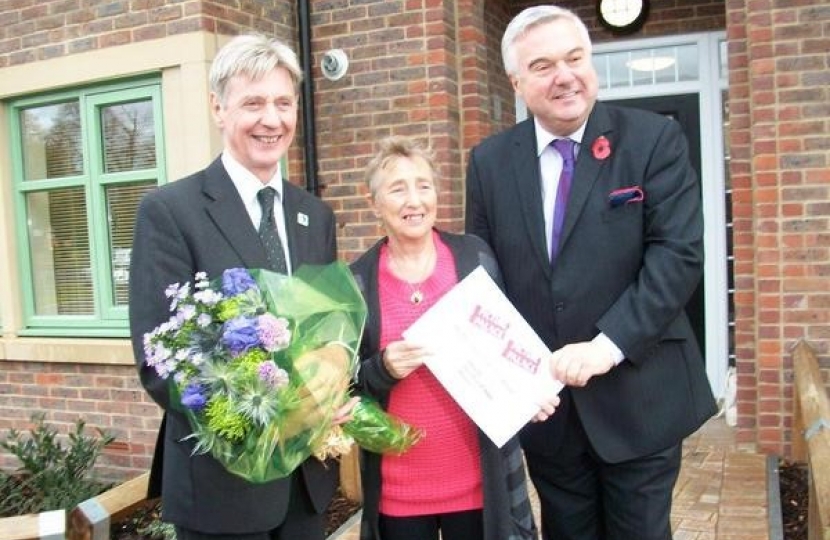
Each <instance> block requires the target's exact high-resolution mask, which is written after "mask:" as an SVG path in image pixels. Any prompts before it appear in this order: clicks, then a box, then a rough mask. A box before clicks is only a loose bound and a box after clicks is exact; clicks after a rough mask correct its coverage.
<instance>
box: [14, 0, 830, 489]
mask: <svg viewBox="0 0 830 540" xmlns="http://www.w3.org/2000/svg"><path fill="white" fill-rule="evenodd" d="M81 4H83V5H84V7H83V8H81V7H80V6H81ZM527 4H528V3H522V2H509V1H506V0H498V1H497V0H488V1H485V2H482V1H476V0H455V1H451V0H396V1H389V0H376V1H361V2H357V1H355V2H347V1H345V0H344V1H332V0H312V2H311V12H312V33H313V47H312V53H313V59H314V69H313V70H312V74H311V76H312V77H313V79H314V84H315V87H316V94H315V106H316V109H315V113H316V119H317V126H316V127H317V143H318V147H319V148H318V158H319V172H320V181H321V183H322V184H323V185H324V188H325V189H324V191H323V197H324V198H325V199H326V200H327V202H329V203H331V204H332V206H333V207H334V208H335V210H336V211H337V216H338V223H339V227H340V231H339V241H340V245H341V248H342V249H341V253H342V255H343V257H344V258H345V259H347V260H350V259H351V258H353V257H354V256H355V255H357V254H358V253H360V252H362V251H363V249H365V248H366V247H367V246H368V245H369V244H370V243H371V242H373V241H374V240H375V239H376V238H377V237H378V236H379V235H380V230H379V229H378V227H377V224H376V223H375V220H374V217H373V216H372V215H371V213H370V212H369V211H368V207H367V205H366V202H365V201H364V199H363V197H362V193H363V191H362V170H363V166H364V165H365V163H366V161H367V160H368V159H369V157H370V156H371V155H372V153H373V143H374V141H376V140H377V139H378V138H379V137H381V136H383V135H386V134H390V133H407V134H411V135H416V136H421V137H427V138H428V139H429V141H430V143H431V144H432V145H433V147H434V148H435V150H436V152H437V154H438V158H439V166H440V170H441V175H442V180H441V207H440V210H439V216H440V221H441V225H442V226H445V227H447V228H450V229H456V230H457V229H459V228H460V227H461V223H462V212H463V210H462V207H463V176H464V165H465V162H466V153H467V152H468V151H469V148H470V147H471V146H472V145H473V144H475V143H476V142H478V141H479V140H480V139H481V138H483V137H484V136H486V135H488V134H490V133H492V132H493V131H495V130H497V129H500V128H501V127H504V126H507V125H510V124H511V123H512V122H513V121H514V110H513V95H512V91H511V89H510V86H509V84H508V81H507V79H506V77H505V76H504V74H503V70H502V66H501V57H500V51H499V43H500V39H501V33H502V31H503V29H504V26H505V24H506V23H507V21H508V20H509V18H510V17H511V16H512V15H513V14H515V13H516V12H517V11H518V10H519V9H520V8H521V7H523V6H524V5H527ZM791 4H792V2H787V1H783V0H775V1H774V0H752V1H751V2H750V1H749V0H726V5H725V4H724V0H720V1H706V0H697V1H685V0H674V1H669V0H666V1H661V2H652V11H651V16H650V18H649V21H648V23H647V24H646V26H645V27H644V28H643V30H642V33H641V34H639V35H640V36H642V35H646V36H656V35H666V34H673V33H678V32H683V33H686V32H692V31H704V30H714V29H720V28H724V27H726V28H727V30H728V33H729V39H730V45H729V47H730V53H729V54H730V58H729V61H730V111H731V115H730V120H731V125H730V131H729V145H730V154H731V157H732V160H731V163H730V174H731V177H732V183H733V186H734V209H733V213H734V217H735V255H736V261H735V269H736V270H735V274H736V276H735V278H736V296H735V300H736V306H735V307H736V317H737V327H736V339H737V348H738V351H737V353H738V371H739V378H740V380H739V414H740V428H739V437H740V438H741V439H742V440H743V441H744V442H758V443H759V444H760V445H761V447H762V448H765V449H769V450H770V451H776V452H779V451H780V452H782V453H785V452H787V451H788V448H789V439H788V437H789V435H788V428H789V426H790V414H791V411H790V407H791V402H790V399H791V391H792V386H791V378H792V375H791V368H790V366H789V357H788V354H787V353H788V350H789V347H790V346H791V345H792V343H793V342H794V340H795V339H797V338H800V337H805V338H807V339H808V340H810V341H811V342H812V343H815V344H822V342H823V343H824V344H823V345H822V350H820V356H821V359H822V362H823V364H824V366H825V367H828V351H827V345H826V344H827V343H828V341H829V340H828V337H830V330H828V328H830V325H828V320H829V319H830V295H828V293H826V292H825V290H826V289H827V286H826V283H827V276H828V274H830V234H829V233H828V229H829V227H828V215H830V208H828V203H827V201H828V200H830V192H828V187H827V186H828V185H830V172H828V163H827V160H828V147H830V142H828V136H827V133H830V129H828V128H830V125H828V124H830V120H828V119H829V118H830V111H828V107H827V103H828V101H830V100H828V97H830V96H828V93H827V92H828V91H827V88H828V87H830V75H829V74H828V73H830V72H829V71H828V66H827V55H826V51H827V49H828V35H827V34H828V31H829V30H828V28H830V24H828V19H830V14H828V10H829V9H830V8H828V7H827V6H826V5H824V4H825V3H824V2H822V0H801V1H800V2H798V4H799V7H791ZM233 5H235V6H239V7H238V8H229V7H227V3H225V2H218V1H217V2H207V1H204V2H199V1H184V2H175V3H174V2H167V1H165V0H144V1H141V0H132V1H129V2H128V1H118V0H113V1H110V2H107V3H103V2H100V3H97V2H80V0H78V1H71V0H60V1H43V0H0V68H2V67H6V66H11V65H17V64H20V63H24V62H35V61H38V60H42V59H46V58H52V57H55V56H62V55H70V54H73V53H75V52H80V51H84V50H89V49H96V48H103V47H109V46H113V45H118V44H122V43H127V42H133V41H142V40H146V39H154V38H159V37H163V36H167V35H174V34H178V33H184V32H190V31H193V30H196V29H202V30H209V31H215V32H217V33H222V34H234V33H237V32H239V31H241V30H243V29H249V28H255V29H258V30H260V31H263V32H265V33H271V34H274V35H277V36H281V37H283V38H284V39H286V40H288V41H289V42H291V43H296V35H297V32H296V12H295V11H294V9H295V8H294V6H295V3H294V2H290V1H289V0H282V1H279V2H276V3H275V2H266V1H255V0H250V1H246V2H236V3H233ZM562 5H565V6H570V7H572V8H574V9H575V10H576V11H577V12H579V13H580V14H581V15H582V16H583V17H584V18H585V19H586V21H587V22H588V24H589V26H590V27H591V28H592V33H593V35H594V38H595V40H596V41H597V42H601V41H605V40H609V39H617V38H614V37H613V36H611V35H610V34H608V33H607V32H605V31H604V30H602V29H598V28H595V26H596V25H595V22H594V12H593V9H594V8H593V5H594V2H593V1H590V2H588V1H587V0H569V1H566V2H562ZM750 12H751V13H750ZM773 23H774V26H773ZM773 28H774V30H773ZM331 48H342V49H344V50H345V51H346V53H347V55H348V57H349V61H350V64H351V66H350V68H349V71H348V73H347V75H346V77H345V78H344V79H341V80H340V81H334V82H331V81H327V80H325V79H323V78H322V77H321V75H320V73H319V61H320V58H321V55H322V54H323V53H324V52H325V51H327V50H328V49H331ZM301 143H302V135H301V134H298V137H297V144H295V145H294V148H292V150H291V154H290V156H291V160H290V175H291V177H292V178H301V177H302V171H303V168H302V157H301V151H300V148H299V146H300V144H301ZM37 408H40V409H43V410H49V411H50V412H49V415H48V418H49V419H50V420H55V421H58V422H61V423H63V425H65V426H66V427H69V426H70V425H71V423H72V422H73V421H74V419H75V418H76V417H77V416H78V415H83V417H84V418H85V419H86V420H87V422H88V424H89V425H90V426H91V427H92V426H99V427H103V428H112V429H113V430H114V432H115V434H116V436H117V437H118V438H119V441H120V443H118V444H116V445H113V447H112V448H110V449H108V451H107V455H106V456H105V458H104V460H102V466H103V469H104V470H105V471H106V472H107V474H112V475H117V474H120V473H124V472H125V471H128V470H130V468H132V469H133V472H135V471H138V470H143V469H145V468H146V465H147V463H148V462H149V456H150V455H151V450H152V445H153V442H154V441H153V437H154V429H155V425H156V423H157V422H158V410H157V408H156V407H155V405H153V404H152V403H151V402H150V401H149V400H148V399H147V397H146V396H145V395H144V394H143V392H142V391H141V389H140V387H139V386H138V381H137V378H136V377H135V375H134V370H133V367H132V366H104V365H93V364H84V365H71V364H51V363H37V362H25V363H23V362H9V361H4V362H3V370H2V371H0V433H2V432H3V430H5V429H6V428H8V427H10V426H12V425H14V426H17V427H19V428H25V427H26V425H25V424H26V422H27V418H28V416H29V413H30V412H31V411H32V409H37ZM4 422H5V423H4ZM756 429H757V432H756ZM756 433H757V435H756ZM4 460H5V461H6V462H7V461H8V457H7V456H6V457H3V456H2V455H0V466H2V465H5V463H4Z"/></svg>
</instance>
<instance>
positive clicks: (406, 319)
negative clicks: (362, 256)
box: [378, 233, 483, 516]
mask: <svg viewBox="0 0 830 540" xmlns="http://www.w3.org/2000/svg"><path fill="white" fill-rule="evenodd" d="M433 239H434V241H435V243H436V247H437V250H438V258H437V262H436V265H435V271H434V272H433V273H432V275H431V276H430V277H429V278H427V280H426V281H425V282H424V283H423V284H422V285H421V287H420V290H421V292H422V293H423V295H424V300H423V301H422V302H421V303H420V304H417V305H416V304H413V303H411V302H410V300H409V298H410V296H411V294H412V292H413V289H412V286H410V285H409V284H408V283H406V282H404V281H401V280H399V279H398V278H396V277H395V276H394V275H393V274H392V272H391V270H390V269H389V255H388V249H387V248H386V246H383V247H382V248H381V252H380V269H379V270H380V272H379V275H378V286H379V301H380V305H381V306H382V308H381V309H382V316H381V336H380V346H381V349H384V348H386V346H387V344H388V343H389V342H391V341H397V340H400V339H402V338H401V334H402V333H403V331H404V330H406V328H408V327H409V325H411V324H412V323H413V322H415V320H416V319H417V318H418V317H420V316H421V314H422V313H424V312H425V311H426V310H427V309H429V307H430V306H432V305H433V304H434V303H435V302H436V301H437V300H438V299H439V298H440V297H441V296H443V295H444V293H446V292H447V291H449V290H450V289H451V288H452V287H453V286H454V285H455V284H456V269H455V261H454V260H453V257H452V254H451V253H450V251H449V249H448V248H447V246H446V245H445V244H443V243H442V242H441V240H440V239H439V237H438V235H437V234H435V233H433ZM388 410H389V412H390V413H392V414H394V415H396V416H398V417H399V418H401V419H402V420H404V421H405V422H407V423H409V424H411V425H413V426H417V427H419V428H421V429H422V430H423V431H424V433H425V437H424V438H423V439H422V440H421V441H420V442H419V443H418V444H416V445H415V446H414V447H413V448H412V449H411V450H409V451H408V452H406V453H405V454H403V455H401V456H393V455H386V456H383V458H382V460H381V496H380V508H379V510H380V512H381V513H382V514H386V515H390V516H417V515H425V514H441V513H446V512H459V511H463V510H472V509H477V508H481V507H482V499H483V496H482V486H481V465H480V461H479V446H478V434H477V430H476V427H475V424H473V422H472V421H471V420H470V418H469V417H468V416H467V415H466V413H464V411H463V410H462V409H461V408H460V407H459V406H458V404H456V402H455V401H454V400H453V399H452V398H451V397H450V395H449V394H447V392H446V391H445V390H444V388H443V387H442V386H441V384H440V383H439V382H438V380H437V379H435V377H434V376H433V375H432V373H431V372H430V371H429V369H428V368H427V367H426V366H421V367H420V368H418V369H417V370H415V371H414V372H412V373H411V374H410V375H409V376H408V377H406V378H405V379H403V380H401V381H400V382H398V384H397V385H395V387H394V388H393V389H392V392H391V393H390V397H389V409H388Z"/></svg>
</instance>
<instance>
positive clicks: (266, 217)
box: [256, 187, 288, 274]
mask: <svg viewBox="0 0 830 540" xmlns="http://www.w3.org/2000/svg"><path fill="white" fill-rule="evenodd" d="M276 194H277V190H275V189H274V188H272V187H266V188H262V189H261V190H259V193H257V194H256V198H257V200H258V201H259V206H260V207H262V219H260V220H259V238H260V240H262V245H263V247H264V248H265V253H266V255H267V256H268V265H269V269H270V270H273V271H274V272H279V273H280V274H285V273H287V272H288V267H287V266H286V264H285V250H284V249H283V247H282V241H281V240H280V235H279V232H278V231H277V224H276V223H275V222H274V197H275V196H276Z"/></svg>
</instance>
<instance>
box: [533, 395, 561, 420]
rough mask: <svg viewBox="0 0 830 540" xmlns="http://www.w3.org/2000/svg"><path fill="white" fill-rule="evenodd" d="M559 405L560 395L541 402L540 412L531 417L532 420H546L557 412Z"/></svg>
mask: <svg viewBox="0 0 830 540" xmlns="http://www.w3.org/2000/svg"><path fill="white" fill-rule="evenodd" d="M558 406H559V396H553V397H551V398H550V399H547V400H545V401H543V402H542V403H540V404H539V412H537V413H536V416H534V417H533V418H531V419H530V421H531V422H544V421H545V420H547V419H548V418H550V417H551V416H553V413H554V412H556V408H557V407H558Z"/></svg>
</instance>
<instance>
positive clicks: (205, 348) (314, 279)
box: [144, 263, 421, 482]
mask: <svg viewBox="0 0 830 540" xmlns="http://www.w3.org/2000/svg"><path fill="white" fill-rule="evenodd" d="M165 294H166V295H167V297H168V298H170V302H171V305H170V310H171V312H172V316H171V317H170V319H169V320H168V321H166V322H164V323H163V324H161V325H159V326H158V327H156V328H155V329H154V330H153V331H152V332H149V333H147V334H145V336H144V351H145V361H146V363H147V365H148V366H150V367H152V368H153V369H154V370H155V371H156V373H157V374H158V375H159V377H161V378H163V379H169V381H170V392H171V403H173V407H174V408H175V409H176V410H178V411H179V412H181V413H182V414H184V415H185V416H186V417H187V419H188V421H189V423H190V426H191V428H192V429H193V433H192V435H190V437H191V438H193V439H194V440H195V448H194V453H208V452H209V453H210V454H211V455H212V456H213V457H214V458H216V459H217V460H218V461H219V462H220V463H222V465H223V466H224V467H225V468H226V469H227V470H228V471H230V472H232V473H234V474H236V475H239V476H241V477H243V478H246V479H247V480H249V481H252V482H266V481H269V480H273V479H275V478H282V477H285V476H287V475H289V474H290V473H291V472H292V471H293V470H294V469H296V468H297V467H298V466H299V465H300V464H301V463H302V462H303V461H305V460H306V459H307V458H308V457H309V456H311V455H315V456H317V457H318V458H320V459H324V458H326V457H330V456H337V455H339V453H342V452H344V451H347V450H348V448H349V447H350V445H351V442H352V441H353V440H354V441H356V442H357V444H358V445H361V446H364V445H365V447H366V448H367V449H368V450H371V451H373V452H395V453H402V452H404V451H406V450H407V449H408V448H409V447H410V446H412V445H413V444H415V443H416V442H417V440H418V439H419V438H420V436H421V434H420V433H419V432H418V431H417V430H414V429H411V428H410V426H408V425H406V424H403V423H401V422H400V421H398V420H397V419H395V418H393V417H390V416H389V415H387V414H386V413H385V412H384V411H383V410H382V409H380V407H378V406H377V404H376V403H374V402H372V401H366V402H361V403H360V404H358V406H357V407H356V408H355V410H354V414H353V418H352V420H350V421H349V422H348V423H347V424H345V425H344V426H343V427H342V429H341V428H340V426H332V419H333V416H334V413H335V411H336V410H337V409H338V408H339V407H340V406H342V405H343V404H344V403H345V402H346V401H347V399H348V391H349V382H350V380H351V378H352V375H353V373H354V371H355V369H356V364H357V349H358V345H359V343H360V337H361V334H362V332H363V325H364V323H365V320H366V305H365V303H364V301H363V298H362V296H361V295H360V292H359V291H358V289H357V286H356V285H355V283H354V279H353V277H352V275H351V273H350V272H349V270H348V268H347V267H346V266H345V265H344V264H342V263H333V264H330V265H326V266H303V267H301V268H299V269H298V270H297V272H295V273H294V275H292V276H285V275H283V274H278V273H275V272H270V271H268V270H246V269H243V268H232V269H229V270H226V271H225V272H224V273H223V275H222V277H221V280H218V282H209V281H208V277H207V275H205V273H203V272H200V273H198V274H196V276H195V280H194V285H193V286H192V287H191V285H190V283H185V284H184V285H180V284H178V283H176V284H173V285H170V286H169V287H168V288H167V290H166V291H165Z"/></svg>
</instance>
